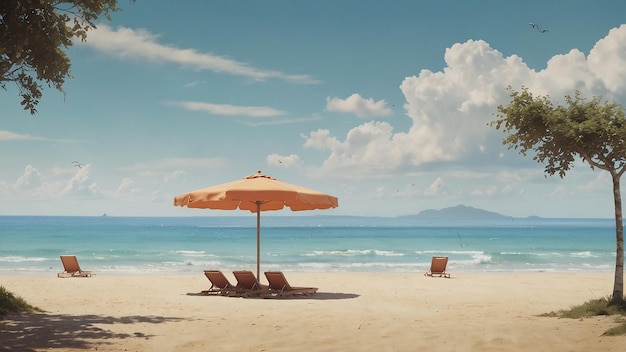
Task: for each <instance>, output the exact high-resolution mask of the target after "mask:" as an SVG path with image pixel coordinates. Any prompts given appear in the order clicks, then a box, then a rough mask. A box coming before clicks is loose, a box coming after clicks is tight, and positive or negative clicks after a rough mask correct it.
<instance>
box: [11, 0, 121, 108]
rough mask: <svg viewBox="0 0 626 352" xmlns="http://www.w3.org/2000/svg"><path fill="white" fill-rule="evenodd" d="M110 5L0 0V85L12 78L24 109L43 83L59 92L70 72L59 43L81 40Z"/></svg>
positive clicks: (109, 1) (89, 0)
mask: <svg viewBox="0 0 626 352" xmlns="http://www.w3.org/2000/svg"><path fill="white" fill-rule="evenodd" d="M115 11H118V8H117V0H2V1H0V87H2V88H3V89H4V90H6V83H7V82H13V83H15V84H16V85H17V87H18V89H19V95H20V97H21V98H22V102H21V104H22V106H23V107H24V110H29V111H30V113H31V114H35V113H36V112H37V110H36V108H35V107H36V106H37V104H38V103H39V99H40V98H41V96H42V84H46V85H48V87H54V88H56V89H58V90H59V91H60V92H63V83H64V82H65V78H66V77H71V73H70V60H69V58H68V57H67V55H66V54H65V52H64V49H67V48H69V47H70V46H71V45H72V39H74V38H78V39H80V40H82V41H85V40H86V38H87V31H88V30H90V29H94V28H96V25H95V24H94V21H95V20H96V19H97V18H98V17H99V16H101V15H104V16H106V18H107V19H108V20H110V19H111V13H112V12H115Z"/></svg>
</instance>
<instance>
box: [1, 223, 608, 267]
mask: <svg viewBox="0 0 626 352" xmlns="http://www.w3.org/2000/svg"><path fill="white" fill-rule="evenodd" d="M62 254H73V255H76V256H77V257H78V260H79V263H80V265H81V267H82V269H83V270H90V271H93V272H95V273H102V274H105V273H106V274H125V275H126V274H131V275H132V274H159V275H170V274H172V275H176V274H193V273H202V270H205V269H219V270H222V271H224V272H229V271H232V270H252V271H255V270H256V215H255V214H249V215H246V216H204V217H112V216H100V217H64V216H51V217H48V216H0V275H28V274H32V275H41V274H45V273H50V275H56V273H57V272H59V271H62V269H63V267H62V265H61V261H60V259H59V255H62ZM435 255H442V256H448V257H449V263H448V271H449V272H451V273H454V272H455V271H457V272H514V271H523V272H531V271H551V272H570V271H595V272H598V271H607V272H608V271H613V270H614V268H615V225H614V220H613V219H542V218H524V219H516V218H511V219H509V220H503V221H472V220H455V221H452V220H439V221H435V220H431V221H425V220H419V219H416V218H411V217H398V218H376V217H351V216H317V215H314V216H301V215H293V216H271V215H270V216H268V215H266V213H262V216H261V271H268V270H282V271H301V272H359V271H364V272H425V271H427V270H428V268H429V267H430V260H431V258H432V256H435Z"/></svg>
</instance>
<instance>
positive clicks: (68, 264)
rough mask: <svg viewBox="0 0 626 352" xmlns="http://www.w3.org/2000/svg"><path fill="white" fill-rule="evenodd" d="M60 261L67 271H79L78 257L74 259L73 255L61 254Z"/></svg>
mask: <svg viewBox="0 0 626 352" xmlns="http://www.w3.org/2000/svg"><path fill="white" fill-rule="evenodd" d="M61 263H63V268H64V269H65V271H66V272H68V273H75V272H78V271H80V266H79V265H78V259H76V256H75V255H62V256H61Z"/></svg>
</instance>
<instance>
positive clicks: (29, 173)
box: [15, 165, 42, 190]
mask: <svg viewBox="0 0 626 352" xmlns="http://www.w3.org/2000/svg"><path fill="white" fill-rule="evenodd" d="M41 185H42V181H41V174H40V173H39V170H37V169H36V168H34V167H32V166H31V165H27V166H26V168H25V169H24V174H23V175H22V176H20V177H19V178H18V179H17V181H16V182H15V188H16V189H17V190H31V189H36V188H39V187H41Z"/></svg>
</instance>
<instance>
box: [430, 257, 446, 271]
mask: <svg viewBox="0 0 626 352" xmlns="http://www.w3.org/2000/svg"><path fill="white" fill-rule="evenodd" d="M447 265H448V257H433V260H432V262H431V263H430V271H431V272H433V273H443V272H444V271H446V266H447Z"/></svg>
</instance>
